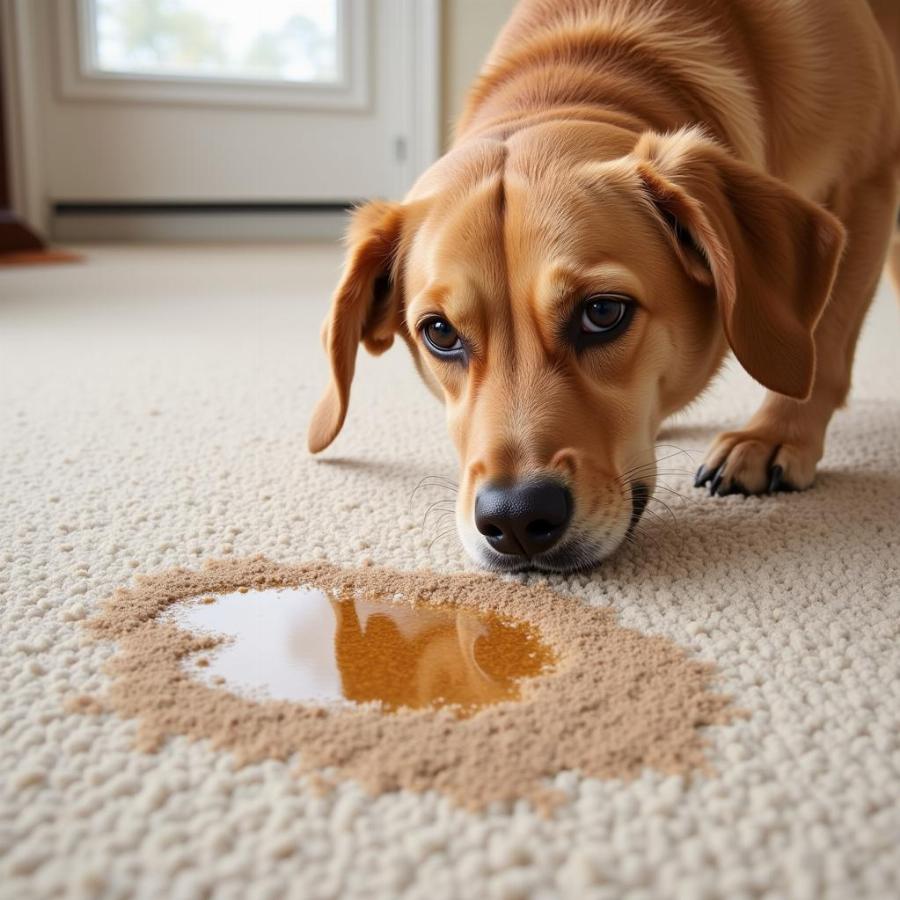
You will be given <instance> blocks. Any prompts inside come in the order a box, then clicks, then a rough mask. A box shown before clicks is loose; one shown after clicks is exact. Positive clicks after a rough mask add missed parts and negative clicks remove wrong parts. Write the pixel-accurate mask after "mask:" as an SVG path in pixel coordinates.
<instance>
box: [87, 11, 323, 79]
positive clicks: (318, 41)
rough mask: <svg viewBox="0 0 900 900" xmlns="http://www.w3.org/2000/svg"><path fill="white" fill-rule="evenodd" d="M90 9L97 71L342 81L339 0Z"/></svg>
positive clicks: (90, 37) (91, 45)
mask: <svg viewBox="0 0 900 900" xmlns="http://www.w3.org/2000/svg"><path fill="white" fill-rule="evenodd" d="M87 11H88V16H87V19H88V21H87V25H88V29H89V35H88V41H87V45H88V47H89V48H90V51H91V58H90V60H89V66H90V68H91V69H93V70H94V71H97V72H102V73H113V74H129V75H150V76H159V77H168V78H205V79H227V80H242V81H243V80H246V81H264V82H265V81H271V82H301V83H303V82H332V83H333V82H335V81H337V80H339V76H340V63H341V61H340V59H339V52H340V42H339V35H338V29H339V22H338V4H337V0H91V2H90V3H89V4H88V9H87Z"/></svg>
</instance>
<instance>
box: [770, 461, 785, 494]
mask: <svg viewBox="0 0 900 900" xmlns="http://www.w3.org/2000/svg"><path fill="white" fill-rule="evenodd" d="M783 475H784V469H782V468H781V466H772V470H771V472H770V473H769V493H770V494H774V493H775V491H777V490H778V489H779V488H780V487H781V477H782V476H783Z"/></svg>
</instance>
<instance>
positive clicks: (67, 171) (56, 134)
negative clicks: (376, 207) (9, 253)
mask: <svg viewBox="0 0 900 900" xmlns="http://www.w3.org/2000/svg"><path fill="white" fill-rule="evenodd" d="M17 8H18V12H19V14H20V16H24V17H27V18H29V19H30V27H29V28H28V29H27V30H28V32H29V33H30V34H31V36H32V38H31V39H32V40H33V41H34V46H33V50H34V53H33V54H30V59H31V60H32V65H33V66H34V67H35V68H36V70H37V71H36V72H35V75H36V77H37V82H38V85H39V87H38V92H37V93H38V100H39V102H38V107H39V112H38V118H39V129H38V131H39V133H40V135H41V138H42V140H41V143H42V145H43V148H42V149H43V153H42V154H41V158H42V164H43V172H42V178H41V182H42V184H43V190H44V192H45V195H46V200H47V201H48V202H49V204H50V205H51V209H54V208H55V209H56V210H60V209H62V210H65V209H66V208H71V207H78V206H80V207H82V208H84V209H90V207H91V205H92V204H95V205H97V206H104V205H105V206H107V207H109V206H115V205H116V204H119V205H132V206H140V205H141V204H146V205H148V206H149V205H155V206H158V207H160V208H163V207H164V206H165V205H166V204H171V205H172V206H173V208H174V207H177V206H178V205H179V204H180V205H183V206H186V205H190V204H199V205H203V204H210V205H215V204H220V205H221V204H236V205H239V204H256V205H260V204H261V205H265V204H267V203H269V204H297V205H303V204H309V205H313V206H315V205H316V204H318V205H320V206H328V205H329V204H335V205H340V204H342V203H347V202H352V201H357V200H362V199H365V198H368V197H374V196H386V197H390V196H399V195H401V194H402V193H403V192H404V191H405V190H406V188H407V187H408V186H409V185H410V183H411V182H412V180H413V179H414V178H415V176H416V175H417V173H418V172H419V171H420V170H421V169H422V168H424V167H425V166H426V165H428V163H430V162H431V160H432V159H433V158H434V157H435V155H436V154H437V151H438V141H439V137H438V131H439V117H438V113H437V110H438V101H439V98H438V80H439V73H438V59H437V52H438V51H437V47H438V19H439V15H438V13H439V2H438V0H18V2H17Z"/></svg>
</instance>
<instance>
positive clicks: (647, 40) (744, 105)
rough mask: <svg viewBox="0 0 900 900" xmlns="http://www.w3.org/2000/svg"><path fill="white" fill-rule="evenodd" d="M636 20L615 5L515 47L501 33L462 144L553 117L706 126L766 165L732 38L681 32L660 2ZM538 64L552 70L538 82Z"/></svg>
mask: <svg viewBox="0 0 900 900" xmlns="http://www.w3.org/2000/svg"><path fill="white" fill-rule="evenodd" d="M638 18H641V19H643V20H645V21H642V22H641V23H636V22H635V21H634V16H631V17H630V18H623V17H617V16H615V15H612V14H611V13H610V8H609V7H607V8H601V9H597V10H596V12H595V13H593V14H592V15H591V16H589V17H585V18H582V19H579V20H578V21H566V20H565V19H563V20H562V21H553V20H550V21H548V22H545V23H543V25H542V26H541V27H538V28H536V29H535V30H534V31H532V32H530V33H529V34H528V36H527V39H525V40H524V41H521V42H520V43H516V44H515V45H514V46H513V47H510V46H504V43H503V36H501V39H500V41H499V42H498V45H497V48H495V51H494V53H493V54H492V55H491V57H489V59H488V62H487V64H486V66H485V68H484V70H483V72H482V74H481V76H480V77H479V79H478V81H477V82H476V84H475V87H474V88H473V90H472V92H471V93H470V95H469V99H468V103H467V106H466V109H465V111H464V113H463V115H462V117H461V119H460V122H459V125H458V127H457V131H456V142H457V143H459V142H461V141H464V140H467V139H468V138H469V137H472V136H475V135H478V136H480V137H483V136H487V135H491V136H495V135H497V136H499V134H504V133H505V134H506V135H507V136H508V134H511V133H512V132H514V131H516V130H519V129H520V128H522V127H528V126H529V125H531V124H535V123H537V122H540V121H550V120H552V119H581V120H586V121H595V122H607V123H609V124H614V125H616V126H618V127H624V128H627V129H629V130H634V131H635V132H637V133H640V132H641V131H645V130H654V131H658V132H670V131H675V130H677V129H679V128H681V127H684V126H688V125H697V124H701V125H702V126H703V127H704V129H705V130H706V131H707V132H708V133H709V134H710V135H711V136H712V137H715V138H716V139H718V140H719V141H720V142H721V143H722V144H724V145H725V146H727V147H729V148H730V149H731V150H732V151H733V152H734V153H735V154H736V155H737V156H739V157H741V158H742V159H744V160H745V161H747V162H751V163H754V164H757V165H762V164H763V163H764V158H765V152H764V147H763V143H764V141H763V135H762V129H761V127H760V122H759V114H758V109H757V101H756V96H755V90H754V88H753V86H752V85H751V84H750V82H749V81H748V79H747V77H746V76H745V74H744V73H742V72H740V71H739V70H738V69H737V68H736V66H735V65H734V63H733V62H732V60H731V57H730V55H729V53H728V52H727V50H726V48H725V46H724V44H723V43H722V42H721V41H720V40H719V39H718V38H717V37H716V36H715V35H713V34H709V35H698V34H696V33H693V34H691V35H690V36H688V35H686V34H685V35H680V34H678V33H677V30H673V29H675V28H676V26H677V24H678V23H677V22H675V21H674V20H673V19H672V18H671V17H669V16H664V17H660V16H658V15H656V14H655V13H654V12H653V11H652V9H651V10H648V11H646V12H645V13H643V14H639V15H638ZM638 24H640V28H637V25H638ZM637 34H639V35H640V37H639V39H638V38H637V37H636V36H635V35H637ZM518 37H521V34H519V35H518ZM688 37H690V39H689V40H688ZM698 43H700V44H703V45H704V46H703V47H701V48H699V49H698ZM536 69H539V70H544V71H546V70H548V69H550V70H552V73H553V77H552V78H550V79H548V78H541V79H535V78H534V72H535V70H536Z"/></svg>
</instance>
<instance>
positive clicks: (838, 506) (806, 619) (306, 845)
mask: <svg viewBox="0 0 900 900" xmlns="http://www.w3.org/2000/svg"><path fill="white" fill-rule="evenodd" d="M84 255H85V257H86V259H85V262H84V263H83V264H81V265H79V266H78V267H72V268H69V267H63V266H55V267H48V268H46V269H31V268H30V269H18V270H9V271H7V272H4V273H3V274H0V441H2V447H0V459H2V467H0V496H2V501H3V502H2V503H0V538H2V539H0V554H2V566H0V627H2V641H0V684H2V689H0V697H2V700H0V896H3V897H9V898H13V897H15V898H29V897H52V896H97V897H130V896H136V897H175V898H194V897H197V898H200V897H209V896H213V897H216V898H219V897H221V898H248V897H252V898H264V897H302V898H330V897H338V896H341V897H367V898H371V897H393V896H403V897H409V898H419V897H421V898H427V900H436V898H443V897H479V898H480V897H497V898H510V900H511V898H517V897H538V898H553V897H579V898H580V897H589V898H598V900H600V898H619V897H627V898H632V900H649V898H657V897H672V898H685V900H687V898H702V897H723V898H729V900H735V898H745V897H746V898H751V897H771V898H781V897H791V898H809V900H814V898H836V900H837V898H840V900H846V898H887V897H890V896H896V890H897V884H898V883H900V851H898V847H900V804H898V802H897V798H898V797H900V650H898V646H900V358H898V354H897V346H898V334H900V331H898V310H897V305H896V303H895V299H894V297H893V296H892V293H891V291H890V289H889V288H888V287H886V286H885V287H884V288H883V289H882V292H881V294H880V296H879V299H878V300H877V302H876V305H875V307H874V309H873V311H872V313H871V315H870V318H869V321H868V323H867V326H866V329H865V333H864V336H863V340H862V343H861V346H860V349H859V352H858V354H857V368H856V376H855V389H854V392H853V396H852V398H851V402H850V405H849V407H848V409H846V410H844V411H841V412H839V413H838V415H837V416H836V418H835V420H834V422H833V425H832V427H831V430H830V435H829V443H828V448H827V452H826V456H825V458H824V460H823V462H822V465H821V468H820V474H819V478H818V482H817V484H816V486H815V488H814V489H813V490H812V491H810V492H808V493H803V494H784V495H778V496H774V497H763V498H744V497H741V496H730V497H727V498H720V499H715V500H712V499H710V498H708V497H707V496H706V495H705V493H703V492H701V491H698V490H694V489H693V488H692V487H691V475H692V471H693V469H694V468H695V467H696V463H697V462H699V454H700V452H701V451H702V449H703V448H704V447H705V445H706V444H707V443H708V441H709V440H710V439H711V438H712V437H713V436H714V434H715V433H716V431H718V430H721V429H727V428H733V427H737V426H739V425H740V424H741V423H742V421H743V420H744V419H746V417H748V416H749V415H750V413H751V412H752V411H753V409H754V406H755V404H756V403H757V402H758V400H759V397H760V395H761V389H760V388H759V387H758V386H757V385H755V384H753V383H752V382H751V381H750V380H749V378H747V377H746V376H745V375H744V374H743V373H742V372H740V370H739V369H738V368H737V366H736V365H735V364H733V363H732V364H731V365H730V366H729V368H728V369H727V371H725V372H724V373H723V375H722V376H721V377H720V379H719V380H718V381H717V382H716V385H715V386H714V387H713V388H712V389H711V390H710V391H709V392H708V393H707V395H706V396H705V397H704V398H703V399H702V401H700V402H698V403H697V404H696V405H695V406H694V407H693V408H692V409H691V410H689V411H688V412H686V413H684V414H682V415H681V416H680V417H679V418H678V419H677V420H676V421H675V422H674V423H672V424H671V425H670V426H669V427H668V428H667V429H666V431H665V432H664V433H663V434H662V435H661V436H660V447H659V456H660V458H662V457H668V459H666V461H665V463H663V468H664V469H666V470H667V473H668V474H666V475H665V476H664V477H663V478H662V484H663V485H664V487H661V489H660V490H659V492H658V498H659V501H661V502H657V503H652V504H651V509H654V510H655V512H656V513H657V515H655V516H649V517H648V519H647V521H646V526H645V533H644V534H643V536H642V537H641V540H639V541H638V542H637V544H636V545H635V546H629V547H626V548H624V549H623V551H622V552H620V553H619V554H618V555H617V556H616V557H615V558H613V559H611V560H609V561H608V562H607V563H605V564H604V565H603V566H602V567H601V568H599V569H597V570H596V571H594V572H591V573H583V574H578V575H573V576H569V577H553V578H551V579H550V586H551V587H552V588H553V589H554V590H557V591H559V592H561V593H564V594H568V595H572V596H574V597H576V598H579V599H580V600H581V602H583V603H585V604H590V605H596V606H604V607H607V606H608V607H611V608H612V610H613V611H614V612H615V614H616V616H617V619H618V621H619V622H620V623H621V625H623V626H625V627H627V628H633V629H637V630H639V631H641V632H643V633H645V634H647V635H656V636H661V637H665V638H668V639H670V640H672V641H674V642H676V643H677V644H678V645H680V646H681V647H684V648H685V649H686V650H688V651H689V652H690V654H691V657H692V658H694V659H696V660H698V661H701V662H709V663H713V664H715V666H716V667H717V675H716V678H715V689H716V690H717V691H720V692H722V693H723V694H728V695H730V696H732V697H733V700H734V703H735V705H736V706H737V707H739V708H741V709H743V710H746V712H747V714H748V715H747V718H744V719H739V720H736V721H733V722H731V723H729V724H727V725H715V726H712V727H710V728H708V729H705V730H704V736H705V738H706V739H707V741H708V747H707V751H706V754H707V758H708V760H709V762H710V769H709V771H708V772H702V773H700V774H697V775H694V776H692V777H684V776H680V775H665V774H662V773H660V772H658V771H654V770H651V769H645V770H642V771H641V772H640V773H638V774H637V775H636V776H635V777H634V778H632V779H629V780H617V779H605V780H604V779H594V778H586V777H583V776H582V775H581V774H579V773H578V772H574V771H564V772H560V773H559V774H558V775H557V776H556V777H555V778H554V779H552V782H551V783H550V784H549V785H548V788H549V789H552V790H554V791H556V792H561V794H562V795H563V797H564V800H563V802H562V803H560V804H559V805H558V806H557V807H556V808H555V810H554V811H553V813H552V815H550V816H546V815H542V814H541V813H540V812H539V811H537V810H535V809H534V808H533V807H532V806H531V805H530V804H528V803H526V802H523V801H518V802H513V803H511V804H500V803H495V804H492V805H488V806H487V807H485V808H484V809H481V810H478V811H471V810H466V809H463V808H461V807H459V806H458V805H454V804H453V803H451V802H449V801H448V799H447V798H445V797H443V796H441V795H439V794H437V793H433V792H425V793H414V792H409V791H399V792H391V793H387V794H383V795H381V796H377V797H373V796H370V795H369V794H367V793H366V791H365V790H364V789H363V788H362V787H361V786H360V785H358V784H356V783H355V782H353V781H352V780H347V781H342V782H341V783H340V784H339V785H338V787H337V788H336V789H335V790H334V791H331V792H327V791H326V792H323V791H322V790H319V789H318V787H317V785H316V784H315V779H314V778H313V777H311V776H304V777H296V776H295V774H294V768H295V767H294V766H292V765H291V764H290V763H288V762H278V761H273V760H269V761H261V762H256V763H252V764H250V765H247V766H244V767H242V768H235V766H234V762H233V759H232V757H231V755H230V754H228V753H226V752H222V751H218V750H214V749H212V748H211V746H210V745H209V744H208V743H207V742H204V741H198V742H191V741H189V740H188V739H186V738H184V737H176V738H173V739H171V740H169V741H167V742H166V743H164V744H163V745H162V746H161V747H160V749H159V750H158V752H155V753H142V752H139V751H138V750H136V749H135V729H136V723H135V721H133V720H130V719H125V718H120V717H118V716H116V715H112V714H108V713H105V712H102V713H99V714H94V715H85V714H83V711H82V712H78V711H73V709H72V708H71V702H72V701H71V698H73V697H77V696H81V695H94V694H97V695H102V694H103V692H104V690H106V689H108V688H109V684H110V679H109V676H108V674H106V672H105V671H104V663H105V662H106V661H107V660H108V659H109V658H110V657H111V655H112V654H113V653H114V652H115V647H114V646H113V645H112V644H111V643H109V642H105V641H100V642H97V641H95V640H93V639H92V638H91V637H90V636H89V635H88V634H86V632H85V629H84V627H83V625H84V622H85V620H86V619H87V618H89V617H90V615H91V614H92V613H93V612H95V611H96V610H97V609H99V606H100V604H101V603H102V601H103V600H104V599H105V598H107V597H109V596H111V595H112V594H113V593H114V591H115V590H116V589H117V588H119V587H123V586H128V585H129V584H130V583H132V579H133V577H134V576H135V575H136V574H138V573H153V572H158V571H161V570H164V569H168V568H172V567H175V566H183V567H186V568H190V569H198V568H200V567H201V566H202V564H203V562H204V561H205V560H207V559H210V558H214V557H217V558H222V557H224V558H227V557H229V556H234V557H246V556H253V555H254V554H259V553H261V554H265V556H267V557H268V558H270V559H272V560H275V561H280V562H285V563H295V562H298V561H313V560H317V559H318V560H325V561H328V562H330V563H334V564H337V565H341V566H352V567H359V566H365V565H367V564H371V563H375V564H377V565H379V566H390V567H392V568H394V569H398V570H407V571H409V570H416V569H419V568H428V569H432V570H435V571H438V572H448V573H449V572H458V571H460V570H467V569H469V568H470V563H469V562H468V561H467V559H466V557H465V556H464V554H463V551H462V549H461V548H460V547H459V545H458V542H457V541H456V539H455V537H454V535H453V534H452V531H448V530H447V527H446V526H447V525H448V524H450V523H448V522H446V521H443V520H441V519H440V518H439V516H437V515H435V514H434V513H432V514H431V515H429V516H428V517H427V519H426V517H425V513H426V510H427V508H428V506H429V505H430V504H432V503H434V502H435V501H439V500H445V499H447V498H448V497H449V491H447V489H446V488H445V487H444V486H443V480H442V479H443V478H444V477H447V478H451V479H452V478H453V477H455V471H454V458H453V454H452V450H451V446H450V443H449V439H448V438H447V436H446V433H445V428H444V424H443V416H442V411H441V409H440V406H439V405H438V404H437V403H435V401H434V400H433V398H431V397H430V395H429V394H428V392H427V391H426V389H425V388H424V387H423V386H422V385H421V384H419V383H418V381H417V379H416V376H415V374H414V370H413V367H412V365H411V363H410V361H409V360H408V359H407V358H406V357H405V355H404V354H405V350H404V349H403V348H398V349H395V350H393V351H391V352H390V353H389V354H387V355H386V356H385V357H382V358H380V359H377V360H374V359H369V358H368V357H366V356H365V355H364V354H361V356H360V365H359V368H358V372H357V377H356V383H355V384H354V388H353V398H352V400H351V408H350V414H349V417H348V421H347V425H346V427H345V430H344V432H343V433H342V434H341V436H340V437H339V439H338V441H337V442H336V443H335V445H334V446H333V447H332V448H331V449H330V450H329V451H328V452H327V453H326V454H325V455H324V456H323V457H322V458H320V459H313V458H310V457H309V456H308V455H307V453H306V450H305V429H306V424H307V419H308V415H309V412H310V410H311V408H312V406H313V404H314V402H315V400H316V398H317V395H318V392H319V391H320V390H321V388H322V387H323V384H324V380H325V377H326V366H325V363H324V360H323V358H322V356H321V349H320V344H319V337H318V335H319V324H320V321H321V319H322V318H323V316H324V313H325V309H326V304H327V301H328V297H329V294H330V291H331V289H332V287H333V285H334V283H335V280H336V276H337V273H338V270H339V264H340V257H339V249H338V248H336V247H333V246H325V245H321V246H316V245H305V246H299V247H294V246H291V247H289V246H283V247H278V246H272V247H262V248H252V247H242V248H231V247H229V248H216V247H196V248H189V249H188V248H165V247H155V248H140V247H127V248H126V247H120V248H114V247H107V248H104V247H90V248H86V249H84ZM431 475H437V476H441V478H440V479H435V480H431V481H428V480H426V481H425V482H424V485H425V486H424V487H423V488H422V489H420V490H418V491H415V488H416V486H417V485H419V484H420V483H423V479H425V478H426V476H431ZM663 502H664V503H665V504H666V506H668V507H669V508H670V510H671V515H670V513H669V512H668V511H667V510H666V508H665V507H664V506H663Z"/></svg>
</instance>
